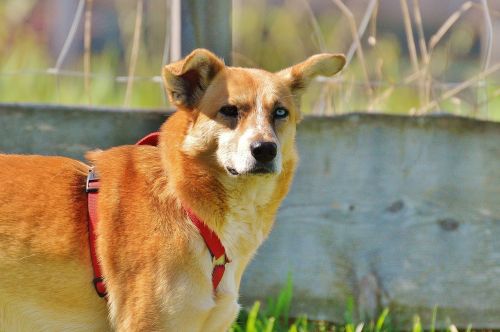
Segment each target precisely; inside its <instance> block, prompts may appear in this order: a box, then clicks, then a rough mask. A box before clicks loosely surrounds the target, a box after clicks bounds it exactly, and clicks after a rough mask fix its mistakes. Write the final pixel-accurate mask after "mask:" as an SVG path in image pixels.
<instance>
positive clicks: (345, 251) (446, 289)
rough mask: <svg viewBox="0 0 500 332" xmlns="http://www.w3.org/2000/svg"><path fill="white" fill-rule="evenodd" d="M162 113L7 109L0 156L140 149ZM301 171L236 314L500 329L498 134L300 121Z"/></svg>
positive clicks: (381, 118)
mask: <svg viewBox="0 0 500 332" xmlns="http://www.w3.org/2000/svg"><path fill="white" fill-rule="evenodd" d="M164 118H165V114H163V113H161V112H157V111H150V112H136V111H130V112H124V111H116V110H115V111H113V110H96V111H93V110H89V109H67V108H62V107H50V106H46V107H44V108H43V109H38V107H32V106H15V105H10V106H9V105H3V106H2V105H0V137H1V139H0V151H3V152H24V153H43V154H62V155H67V156H71V157H75V158H82V156H83V153H84V151H86V150H88V149H93V148H97V147H99V148H107V147H109V146H113V145H118V144H130V143H134V142H135V141H136V140H137V139H138V138H139V137H141V136H142V135H144V134H146V133H148V132H150V131H154V130H156V129H157V128H158V127H159V125H160V124H161V123H162V122H163V120H164ZM298 147H299V153H300V156H301V159H302V160H301V163H300V166H299V169H298V172H297V176H296V179H295V182H294V185H293V188H292V191H291V193H290V195H289V196H288V197H287V199H286V200H285V202H284V204H283V206H282V208H281V210H280V213H279V216H278V220H277V223H276V226H275V229H274V230H273V232H272V234H271V236H270V238H269V240H268V241H267V242H266V243H265V244H264V246H263V247H262V248H261V250H260V251H259V254H258V255H257V257H256V259H255V260H254V261H253V262H252V264H251V266H250V267H249V269H248V271H247V273H246V274H245V277H244V281H243V285H242V296H241V298H242V301H243V302H244V303H246V304H250V303H251V302H252V301H254V300H256V299H266V298H268V297H269V296H273V295H276V294H277V293H278V292H279V289H280V288H281V287H282V285H283V284H284V282H285V280H286V277H287V274H288V273H289V272H291V273H292V274H293V280H294V301H293V303H294V306H293V312H294V313H307V314H308V316H309V317H311V318H317V319H329V320H332V319H333V320H338V321H341V320H342V317H343V314H344V312H345V310H346V304H347V302H348V301H349V299H350V298H352V299H354V300H355V302H356V303H357V307H358V308H359V313H358V314H359V315H360V316H370V315H374V314H376V312H377V311H379V310H380V309H381V308H383V307H385V306H389V307H390V308H391V310H392V311H393V312H396V313H397V314H396V315H395V317H398V320H399V321H398V322H399V323H401V324H404V323H407V322H408V321H409V320H410V319H411V317H412V315H413V314H416V313H418V314H420V315H421V316H422V318H423V320H424V323H425V322H428V321H429V320H430V314H431V311H432V308H433V307H434V306H438V308H439V309H438V322H439V323H440V324H444V323H446V322H447V319H450V320H451V321H452V322H454V323H455V324H458V325H459V326H467V324H473V326H474V327H476V328H479V327H483V328H499V327H500V291H499V289H500V278H499V275H500V241H499V240H498V239H499V238H500V123H490V122H482V121H476V120H470V119H465V118H457V117H452V116H439V117H438V116H427V117H405V116H388V115H374V114H373V115H371V114H350V115H345V116H338V117H333V118H306V119H305V120H304V121H303V123H302V124H301V125H300V127H299V132H298Z"/></svg>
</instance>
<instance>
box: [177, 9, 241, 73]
mask: <svg viewBox="0 0 500 332" xmlns="http://www.w3.org/2000/svg"><path fill="white" fill-rule="evenodd" d="M231 21H232V1H231V0H182V1H181V0H173V1H172V5H171V27H172V28H171V34H172V37H171V43H172V44H171V45H172V47H171V54H170V55H171V60H172V61H176V60H179V59H180V58H182V57H183V56H185V55H187V54H189V53H190V52H191V51H192V50H193V49H195V48H198V47H203V48H206V49H209V50H210V51H212V52H214V53H215V54H217V55H218V56H220V57H221V58H223V59H224V61H225V63H226V64H231V60H232V59H231V49H232V27H231Z"/></svg>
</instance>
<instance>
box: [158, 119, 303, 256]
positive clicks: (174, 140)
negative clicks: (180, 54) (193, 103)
mask: <svg viewBox="0 0 500 332" xmlns="http://www.w3.org/2000/svg"><path fill="white" fill-rule="evenodd" d="M190 121H191V119H190V116H189V114H188V113H187V112H183V111H181V112H176V113H175V114H174V115H173V116H172V117H171V118H170V119H169V121H167V122H166V123H165V125H164V126H163V128H162V131H161V138H160V151H162V163H163V165H164V167H165V169H166V171H167V177H168V183H169V184H168V186H169V188H170V189H169V192H170V193H171V194H172V195H176V196H177V199H178V200H179V202H180V204H181V205H183V206H184V207H188V208H190V209H192V210H193V211H194V212H195V213H196V214H197V215H198V216H199V217H200V218H201V219H202V220H203V221H204V222H205V223H206V224H207V225H208V226H209V227H210V228H211V229H213V230H214V231H215V232H216V233H217V235H218V236H219V237H220V238H221V240H222V242H223V243H224V245H225V246H226V250H227V251H228V255H230V256H231V255H233V256H234V255H237V256H249V255H250V256H251V255H252V254H253V252H254V251H255V250H256V248H257V247H258V246H259V245H260V244H261V242H262V241H263V240H264V239H265V238H266V237H267V235H268V234H269V232H270V230H271V227H272V224H273V221H274V218H275V215H276V212H277V209H278V207H279V205H280V203H281V201H282V199H283V198H284V196H285V195H286V193H287V192H288V187H289V184H290V182H291V180H292V175H293V171H294V168H295V160H289V161H285V165H283V166H284V167H283V171H282V173H281V174H279V175H258V176H236V177H235V176H231V175H229V174H227V172H226V171H225V170H223V169H222V168H221V167H218V166H216V165H215V164H214V162H213V158H210V156H207V155H196V156H190V155H188V154H186V153H185V152H183V151H182V146H183V140H184V138H185V136H186V131H187V130H188V128H189V126H190Z"/></svg>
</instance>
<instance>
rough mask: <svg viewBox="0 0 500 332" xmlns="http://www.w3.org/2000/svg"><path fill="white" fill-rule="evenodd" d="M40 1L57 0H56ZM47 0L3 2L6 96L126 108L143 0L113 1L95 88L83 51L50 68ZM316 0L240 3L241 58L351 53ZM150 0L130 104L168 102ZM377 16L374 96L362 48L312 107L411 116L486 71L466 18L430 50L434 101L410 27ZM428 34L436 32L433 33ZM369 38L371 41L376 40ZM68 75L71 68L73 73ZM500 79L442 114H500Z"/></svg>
mask: <svg viewBox="0 0 500 332" xmlns="http://www.w3.org/2000/svg"><path fill="white" fill-rule="evenodd" d="M41 2H42V3H43V2H44V3H50V2H51V0H45V1H41ZM98 2H99V0H97V1H95V3H98ZM108 2H109V1H108ZM39 3H40V1H38V2H37V1H32V0H4V1H3V2H1V3H0V101H3V102H36V103H62V104H91V105H95V106H122V105H123V102H124V95H125V89H126V81H125V79H123V77H125V76H126V75H127V73H128V61H129V60H128V59H129V58H130V49H131V40H132V35H133V27H134V23H133V22H134V20H135V1H134V0H124V1H121V2H120V6H116V2H114V5H113V8H114V10H115V12H116V20H117V22H118V26H119V30H120V32H119V34H120V41H119V42H116V41H114V42H113V43H110V44H107V45H105V46H104V47H103V48H102V49H100V50H98V51H94V52H93V53H92V58H91V71H92V79H91V90H90V93H87V92H86V91H85V89H84V79H83V76H82V75H83V55H81V54H80V57H76V58H72V59H69V60H68V61H66V62H65V63H64V64H63V68H61V69H62V70H63V73H62V74H61V75H54V74H49V73H47V69H48V68H51V67H53V66H54V64H55V62H56V58H57V55H58V53H59V51H60V50H59V49H57V50H55V49H54V47H53V46H51V45H52V44H51V43H50V42H49V41H48V37H47V32H46V31H40V29H39V28H37V26H36V24H33V23H32V21H33V17H34V16H35V17H36V16H37V15H38V16H41V18H38V19H42V20H43V19H45V20H47V19H48V18H47V15H45V16H43V15H40V13H38V12H37V11H39V10H40V8H39V7H40V6H39ZM311 3H320V2H319V1H312V2H309V1H307V0H286V1H265V0H254V1H249V0H238V1H236V2H235V8H234V20H233V21H234V26H233V33H234V36H235V38H234V40H235V43H234V45H233V49H234V52H235V55H234V63H235V65H239V66H251V67H263V68H265V69H268V70H271V71H273V70H279V69H282V68H284V67H287V66H289V65H290V64H293V63H296V62H299V61H301V60H303V59H305V58H306V57H308V56H310V55H312V54H314V53H318V52H321V51H328V52H339V53H340V52H344V53H346V52H347V51H348V50H349V48H350V46H351V44H352V35H351V31H350V30H349V24H348V21H347V20H346V18H345V17H343V16H342V15H341V14H340V12H339V10H338V9H337V8H336V7H335V5H334V4H333V3H332V2H328V5H327V4H325V3H321V4H320V6H319V7H318V8H319V10H318V8H316V9H315V10H313V8H311V7H313V6H312V5H311ZM147 4H148V5H147V6H146V12H145V15H144V18H145V19H144V25H143V29H142V38H141V47H140V51H139V61H138V64H137V69H136V73H135V76H138V78H137V79H136V80H135V81H134V85H133V93H132V98H131V103H130V106H131V107H141V108H142V107H144V108H157V107H165V105H166V104H167V102H166V98H165V95H164V92H163V89H162V87H161V84H159V83H158V82H157V81H156V82H155V81H153V80H152V77H153V76H156V75H159V73H160V68H161V63H162V57H163V47H164V39H165V31H166V28H165V27H166V25H167V24H168V21H167V20H168V17H167V14H166V13H167V8H166V7H165V3H164V2H161V3H160V2H147ZM351 9H353V8H351ZM354 9H355V8H354ZM354 9H353V11H354ZM356 10H357V11H355V17H356V20H357V22H359V20H360V18H361V16H362V15H363V14H364V8H361V9H359V8H358V9H356ZM72 15H73V14H72ZM374 19H376V17H375V18H372V22H371V23H370V25H369V28H368V29H367V31H366V33H365V34H364V37H363V39H362V40H361V42H362V47H363V51H364V57H365V63H366V68H367V72H368V73H367V74H368V77H369V81H370V87H371V90H372V93H371V94H370V93H369V89H368V88H367V83H366V80H365V76H364V74H363V70H362V67H361V62H360V61H359V57H358V56H357V55H356V54H355V55H354V56H353V59H352V61H351V63H350V64H349V66H348V67H347V68H346V69H345V70H344V71H343V73H342V75H340V76H339V77H338V78H337V79H334V80H327V81H320V82H314V83H313V84H312V86H311V88H310V89H309V90H308V92H307V93H306V94H305V95H304V98H303V105H302V107H303V111H304V113H314V114H338V113H344V112H350V111H367V110H368V111H381V112H386V113H397V114H408V113H409V114H413V113H415V112H416V111H417V110H418V109H419V108H421V107H422V106H425V103H426V102H429V101H432V100H438V99H439V98H440V96H441V95H442V94H443V93H444V92H445V91H446V90H448V89H450V88H451V87H453V85H447V82H454V83H459V82H464V81H466V80H468V79H470V78H471V77H473V76H474V75H477V74H478V73H479V72H480V71H481V56H480V52H479V51H478V46H477V45H478V43H479V36H478V32H477V29H475V28H474V27H473V26H471V24H468V23H467V22H468V21H463V20H458V21H457V23H455V24H454V25H453V27H452V28H451V29H450V31H448V32H447V33H446V35H445V36H444V37H443V39H442V40H441V41H440V42H439V44H438V45H437V47H436V48H435V49H434V51H433V53H432V56H431V61H430V64H429V67H428V77H430V79H431V82H432V84H430V85H429V86H430V88H429V96H427V99H426V98H425V96H423V92H422V91H423V88H424V87H423V84H424V83H422V82H421V81H419V80H418V79H414V80H413V81H411V82H408V80H409V77H411V75H412V74H413V70H412V66H411V64H410V61H409V56H408V52H407V45H406V39H405V36H404V27H403V26H401V27H398V29H387V28H386V29H382V28H380V27H378V25H377V22H376V21H374ZM81 30H82V29H80V30H79V32H78V33H80V35H81V34H82V33H83V32H82V31H81ZM434 32H435V31H434ZM434 32H433V33H434ZM65 34H66V32H63V35H65ZM80 37H81V36H80ZM426 37H427V39H429V37H430V35H427V36H426ZM369 38H370V39H371V42H368V39H369ZM78 41H81V38H80V39H75V43H76V42H78ZM117 45H121V46H117ZM68 72H69V73H70V75H65V73H68ZM116 77H122V79H118V80H117V79H116ZM498 78H499V75H498V73H497V74H496V75H492V76H491V77H489V78H488V79H487V81H486V85H487V88H478V85H477V84H475V85H473V86H472V87H470V88H468V89H465V90H464V91H462V92H460V93H458V94H456V95H454V96H453V97H452V98H449V99H447V100H445V101H443V102H440V103H439V107H438V109H439V111H440V112H443V111H444V112H450V113H454V114H458V115H466V116H475V117H481V118H488V119H493V120H497V121H499V120H500V84H499V82H498ZM433 111H436V110H433Z"/></svg>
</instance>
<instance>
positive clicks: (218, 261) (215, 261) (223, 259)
mask: <svg viewBox="0 0 500 332" xmlns="http://www.w3.org/2000/svg"><path fill="white" fill-rule="evenodd" d="M227 263H229V261H228V259H227V256H226V255H225V254H224V255H222V256H219V258H216V257H215V256H213V257H212V266H213V267H216V266H224V265H226V264H227Z"/></svg>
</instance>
